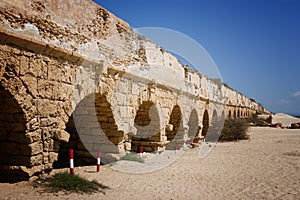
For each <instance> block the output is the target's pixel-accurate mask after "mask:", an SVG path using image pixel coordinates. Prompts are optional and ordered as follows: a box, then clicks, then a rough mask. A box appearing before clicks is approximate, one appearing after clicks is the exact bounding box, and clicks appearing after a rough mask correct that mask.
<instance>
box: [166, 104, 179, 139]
mask: <svg viewBox="0 0 300 200" xmlns="http://www.w3.org/2000/svg"><path fill="white" fill-rule="evenodd" d="M181 123H182V114H181V110H180V107H179V106H178V105H176V106H174V108H173V110H172V112H171V115H170V120H169V125H171V128H169V129H167V130H166V136H167V140H168V141H172V140H173V139H174V138H175V137H176V135H177V132H178V130H179V128H180V126H181Z"/></svg>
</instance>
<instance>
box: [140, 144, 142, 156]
mask: <svg viewBox="0 0 300 200" xmlns="http://www.w3.org/2000/svg"><path fill="white" fill-rule="evenodd" d="M142 155H143V147H142V146H140V157H141V158H142Z"/></svg>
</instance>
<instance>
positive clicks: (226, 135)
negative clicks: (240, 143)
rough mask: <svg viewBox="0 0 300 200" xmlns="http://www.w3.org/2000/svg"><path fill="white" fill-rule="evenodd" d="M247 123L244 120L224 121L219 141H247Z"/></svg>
mask: <svg viewBox="0 0 300 200" xmlns="http://www.w3.org/2000/svg"><path fill="white" fill-rule="evenodd" d="M249 127H250V125H249V123H248V122H247V120H245V119H239V118H236V119H226V120H225V123H224V127H223V129H222V132H221V135H220V137H219V141H237V140H247V139H249V135H248V134H247V133H248V130H249Z"/></svg>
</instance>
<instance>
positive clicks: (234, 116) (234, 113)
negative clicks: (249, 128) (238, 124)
mask: <svg viewBox="0 0 300 200" xmlns="http://www.w3.org/2000/svg"><path fill="white" fill-rule="evenodd" d="M235 118H236V110H234V111H233V119H235Z"/></svg>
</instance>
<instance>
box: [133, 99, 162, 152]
mask: <svg viewBox="0 0 300 200" xmlns="http://www.w3.org/2000/svg"><path fill="white" fill-rule="evenodd" d="M134 126H135V128H136V130H137V132H136V135H132V137H131V149H132V150H133V151H136V152H139V150H140V147H142V148H143V151H147V152H152V151H157V150H158V146H157V142H160V141H161V132H160V118H159V112H158V109H157V107H156V105H155V104H154V103H153V102H152V101H144V102H143V103H142V104H141V105H140V106H139V108H138V110H137V113H136V116H135V119H134Z"/></svg>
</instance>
